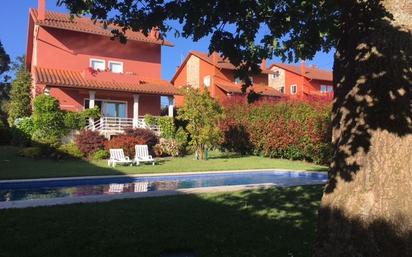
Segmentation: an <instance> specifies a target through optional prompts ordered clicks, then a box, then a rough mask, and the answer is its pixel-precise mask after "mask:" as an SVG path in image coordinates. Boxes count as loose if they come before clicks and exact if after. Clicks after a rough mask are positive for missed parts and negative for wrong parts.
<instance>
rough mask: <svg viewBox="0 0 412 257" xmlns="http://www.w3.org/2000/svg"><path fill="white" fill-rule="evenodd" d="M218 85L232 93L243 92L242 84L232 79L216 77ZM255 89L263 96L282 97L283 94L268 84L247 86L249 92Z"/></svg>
mask: <svg viewBox="0 0 412 257" xmlns="http://www.w3.org/2000/svg"><path fill="white" fill-rule="evenodd" d="M215 83H216V85H217V86H218V87H219V88H221V89H222V90H223V91H225V92H227V93H232V94H241V93H242V86H241V85H238V84H235V83H232V82H230V81H226V80H223V79H216V81H215ZM251 90H253V91H254V92H255V93H257V94H259V95H262V96H272V97H281V96H282V94H281V93H280V92H279V91H277V90H276V89H274V88H271V87H269V86H266V85H259V84H254V85H252V86H251V87H248V88H247V92H249V91H251Z"/></svg>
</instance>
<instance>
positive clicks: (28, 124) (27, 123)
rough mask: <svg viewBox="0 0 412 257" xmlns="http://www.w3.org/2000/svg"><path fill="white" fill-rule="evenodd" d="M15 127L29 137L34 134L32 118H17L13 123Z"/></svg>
mask: <svg viewBox="0 0 412 257" xmlns="http://www.w3.org/2000/svg"><path fill="white" fill-rule="evenodd" d="M15 126H16V127H17V128H18V129H20V130H21V131H22V132H23V133H25V134H26V135H28V136H29V137H31V135H33V132H34V123H33V118H32V117H23V118H19V119H17V120H16V122H15Z"/></svg>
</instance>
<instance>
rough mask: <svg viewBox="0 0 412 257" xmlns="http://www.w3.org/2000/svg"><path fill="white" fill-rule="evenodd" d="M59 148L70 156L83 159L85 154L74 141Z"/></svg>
mask: <svg viewBox="0 0 412 257" xmlns="http://www.w3.org/2000/svg"><path fill="white" fill-rule="evenodd" d="M57 150H58V151H59V152H61V153H62V154H64V155H66V157H70V158H75V159H81V158H83V156H84V155H83V153H82V152H81V151H80V149H79V148H78V147H77V145H76V144H74V143H69V144H65V145H61V146H60V147H59V148H58V149H57Z"/></svg>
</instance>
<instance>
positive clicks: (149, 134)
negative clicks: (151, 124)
mask: <svg viewBox="0 0 412 257" xmlns="http://www.w3.org/2000/svg"><path fill="white" fill-rule="evenodd" d="M124 134H125V135H127V136H132V137H134V138H136V139H137V142H140V143H139V144H140V145H147V146H148V148H149V151H152V148H153V146H155V145H156V144H157V143H159V138H158V137H157V136H156V134H155V133H154V132H153V131H151V130H150V129H141V128H136V129H126V130H125V133H124Z"/></svg>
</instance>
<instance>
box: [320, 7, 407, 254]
mask: <svg viewBox="0 0 412 257" xmlns="http://www.w3.org/2000/svg"><path fill="white" fill-rule="evenodd" d="M342 2H345V3H342V6H343V8H342V9H343V10H342V21H343V25H342V30H341V31H340V32H341V33H342V37H341V39H340V40H339V42H338V44H337V52H336V55H335V63H334V82H335V85H337V87H336V90H335V93H336V95H335V102H334V108H333V126H334V128H333V144H334V149H335V152H334V161H333V163H332V164H331V168H330V172H329V173H330V179H329V182H328V184H327V186H326V187H325V192H324V195H323V198H322V202H321V208H320V211H319V221H318V237H317V241H316V243H315V248H314V256H316V257H326V256H327V257H335V256H336V257H338V256H339V257H351V256H371V257H379V256H390V257H394V256H412V33H411V30H412V1H411V0H392V1H390V0H383V1H374V0H370V1H360V0H358V1H356V0H353V1H342ZM379 4H380V5H379ZM383 11H386V12H388V17H389V16H393V19H389V18H384V19H382V18H381V17H382V15H381V12H383Z"/></svg>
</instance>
